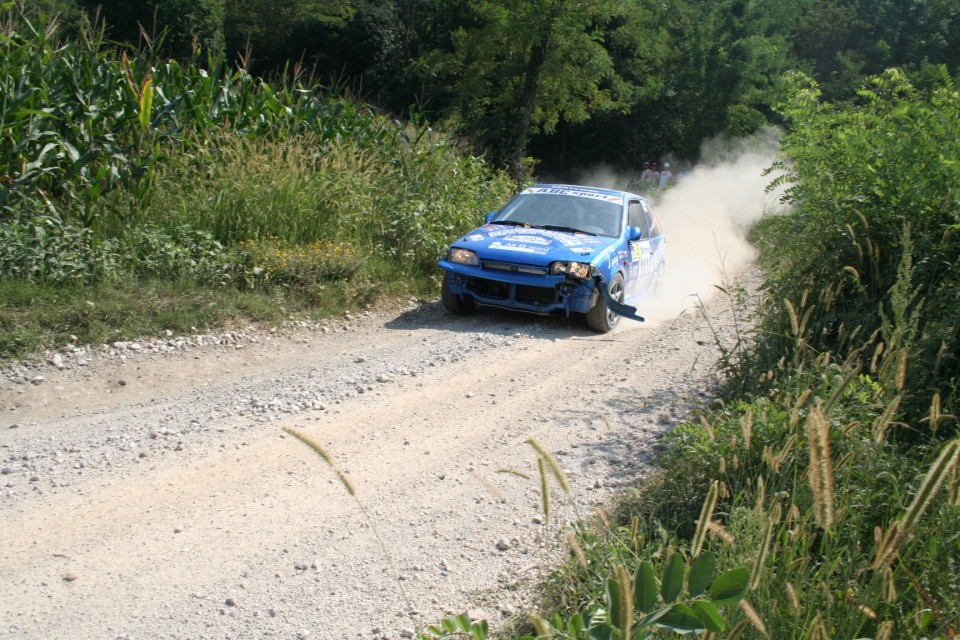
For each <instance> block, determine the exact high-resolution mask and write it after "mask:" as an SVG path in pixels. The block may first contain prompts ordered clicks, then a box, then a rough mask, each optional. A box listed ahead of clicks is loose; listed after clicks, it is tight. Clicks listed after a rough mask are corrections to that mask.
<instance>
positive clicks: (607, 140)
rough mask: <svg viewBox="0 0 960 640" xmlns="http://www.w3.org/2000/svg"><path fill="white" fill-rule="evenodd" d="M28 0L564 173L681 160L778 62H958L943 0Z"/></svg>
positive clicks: (786, 66)
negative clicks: (322, 89)
mask: <svg viewBox="0 0 960 640" xmlns="http://www.w3.org/2000/svg"><path fill="white" fill-rule="evenodd" d="M36 3H37V5H36V6H38V7H39V6H42V7H46V8H47V9H50V10H55V11H58V12H60V13H61V15H62V16H63V20H64V21H66V22H69V23H71V24H79V20H78V19H77V15H78V14H77V12H78V8H82V9H84V10H86V11H87V14H88V17H89V18H93V16H94V15H99V16H100V17H101V18H102V19H104V20H105V21H106V23H107V26H108V32H109V34H110V36H111V37H112V38H113V39H115V40H117V41H119V42H128V43H133V44H137V43H141V44H142V43H143V42H144V39H143V38H144V35H146V36H147V37H148V38H150V39H152V41H153V46H155V47H158V48H160V50H161V51H162V52H163V53H164V54H165V55H170V56H173V57H177V58H181V59H186V58H189V57H190V56H191V55H192V53H193V52H194V50H195V49H196V48H197V47H200V48H201V49H203V50H205V51H207V52H216V51H218V50H219V49H220V48H221V47H223V48H224V51H225V54H226V57H227V59H228V60H230V61H241V63H242V64H243V65H244V66H245V68H246V70H247V71H248V72H250V73H252V74H253V75H259V76H266V77H275V76H276V75H278V74H283V73H287V72H288V71H289V70H291V69H294V68H296V69H306V70H307V71H308V72H310V73H312V74H313V76H314V77H315V78H318V79H320V80H322V81H324V82H326V83H328V84H329V85H330V86H333V87H336V88H337V89H339V90H344V89H346V90H349V91H351V92H353V93H354V95H359V96H361V97H362V98H363V99H365V100H369V101H371V102H374V103H375V104H377V105H378V106H380V107H382V108H384V109H386V110H387V111H390V112H392V113H395V114H398V115H404V114H407V113H409V112H410V111H411V106H415V110H416V111H418V112H420V113H424V114H426V116H427V117H429V118H430V119H431V120H432V121H436V122H443V123H445V124H448V125H449V126H450V128H452V129H453V130H455V131H457V132H459V133H461V134H463V135H464V136H465V138H466V139H467V140H468V141H469V142H470V144H471V145H472V146H473V148H474V149H478V150H481V151H482V152H484V153H485V154H488V156H489V157H490V158H492V159H494V160H496V161H497V162H498V163H503V164H510V165H514V166H515V165H517V164H518V163H519V162H520V160H521V159H522V158H523V157H524V156H526V155H529V154H532V155H535V156H537V158H539V159H540V160H541V161H542V163H543V164H542V168H543V169H545V170H554V171H561V172H565V171H569V170H570V169H571V168H573V167H574V166H576V165H584V164H588V163H592V162H598V161H602V162H607V163H611V164H614V165H619V166H627V167H629V166H633V167H636V166H638V165H639V163H640V162H641V161H642V160H644V159H652V158H658V157H660V156H664V155H670V156H674V157H678V158H680V159H684V158H685V159H689V160H694V159H696V158H697V156H698V154H699V152H700V146H701V143H702V141H703V140H704V139H707V138H711V137H714V136H717V135H726V136H732V137H736V136H743V135H749V134H750V133H752V132H754V131H756V130H758V129H759V128H761V127H763V126H766V125H768V124H770V123H779V122H780V118H781V116H780V115H779V114H778V113H777V111H776V109H775V106H776V105H777V104H778V103H779V102H780V101H781V100H782V99H783V96H784V90H785V85H784V77H785V76H786V74H787V73H788V72H792V71H801V72H804V73H806V74H807V75H809V76H810V77H811V78H813V79H814V80H816V81H817V82H818V84H819V87H820V91H821V92H822V93H823V96H824V97H825V98H826V99H828V100H831V101H836V102H846V101H852V100H855V99H856V94H855V88H856V87H858V86H859V85H860V84H861V83H862V82H863V80H864V78H866V77H868V76H870V75H875V74H880V73H882V72H883V71H884V70H885V69H887V68H891V67H898V68H902V69H903V70H904V71H905V72H906V73H907V74H908V75H909V76H910V77H911V79H912V80H913V81H914V82H915V84H916V86H918V87H924V86H928V85H929V86H932V85H935V84H936V83H937V82H939V76H940V74H941V71H940V69H941V65H943V68H945V69H946V73H947V74H948V75H955V74H956V73H957V72H958V69H960V5H957V3H956V2H955V1H953V0H799V1H797V0H771V1H770V2H751V1H749V0H656V1H655V0H633V1H631V2H618V1H617V0H586V1H581V2H574V1H573V0H528V1H523V2H521V1H520V0H487V1H481V0H270V1H267V0H244V1H243V2H241V1H240V0H148V1H147V2H141V3H130V2H122V1H120V0H36ZM161 34H164V35H163V37H162V38H160V35H161Z"/></svg>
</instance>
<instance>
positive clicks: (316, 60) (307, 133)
mask: <svg viewBox="0 0 960 640" xmlns="http://www.w3.org/2000/svg"><path fill="white" fill-rule="evenodd" d="M95 4H100V3H89V4H88V3H87V2H86V1H85V0H84V1H83V2H73V1H72V0H42V1H41V0H37V1H36V2H32V3H29V4H26V5H24V6H23V7H18V6H15V5H12V4H4V5H3V7H2V9H0V36H2V37H0V48H2V52H0V53H2V55H0V134H2V135H0V357H2V358H10V357H19V356H23V355H27V354H31V353H36V352H38V351H40V350H42V349H43V348H47V347H52V346H55V345H59V344H63V343H65V342H67V341H78V340H79V341H81V342H100V341H104V340H115V339H121V338H124V337H131V338H132V337H136V336H140V335H148V334H156V333H158V332H159V331H161V330H163V329H173V330H187V329H189V328H190V327H192V326H201V325H208V326H217V325H223V324H228V323H229V322H231V321H233V320H239V319H255V320H276V319H278V318H282V317H286V316H287V315H288V314H292V313H313V314H324V313H335V312H337V311H339V310H342V309H343V308H345V307H349V306H355V305H363V304H375V303H377V301H378V300H381V299H383V298H384V297H390V296H401V295H402V296H406V297H409V296H410V295H417V294H419V293H422V292H425V291H429V292H430V294H431V295H433V291H434V290H435V282H434V279H435V277H436V271H435V266H434V261H435V259H436V256H437V254H438V253H439V251H440V249H441V247H442V246H444V244H445V243H446V242H447V241H448V240H449V239H450V238H451V237H453V236H455V235H456V234H457V233H458V232H459V231H461V230H463V229H464V228H466V227H468V226H470V225H472V224H473V223H474V222H475V221H476V219H477V217H478V215H479V214H480V213H482V212H485V211H487V210H490V209H492V208H495V207H496V206H497V204H498V203H500V202H502V201H503V199H504V198H505V197H506V196H507V195H509V193H510V192H511V191H512V190H513V189H515V187H516V182H515V181H516V180H521V181H522V180H525V179H528V178H529V177H530V172H531V171H532V170H533V169H534V167H535V166H536V165H537V162H540V165H539V166H540V169H541V170H551V171H562V170H565V169H567V168H569V167H573V166H579V165H585V164H588V163H591V162H594V161H599V160H603V161H605V162H607V163H609V164H611V165H614V166H616V167H621V168H622V167H636V166H637V165H638V164H639V162H640V161H642V160H643V159H650V158H659V157H664V156H668V155H670V156H674V155H675V156H676V157H679V158H683V159H687V160H690V161H693V160H695V159H696V155H697V152H698V149H699V145H700V142H701V140H703V139H704V138H706V137H708V136H713V135H716V134H727V135H740V134H747V133H750V132H752V131H754V130H756V129H758V128H759V127H761V126H763V125H766V124H768V123H777V124H780V125H782V127H783V129H784V137H783V141H782V150H783V154H782V162H781V165H780V167H779V168H780V169H783V170H784V171H785V172H786V177H785V178H783V179H781V182H783V183H784V184H786V186H787V187H788V191H787V197H788V199H789V200H790V201H791V203H792V204H793V210H792V212H791V213H789V214H785V215H780V216H776V217H769V218H766V219H764V220H763V221H762V222H761V223H760V224H759V225H757V227H756V228H755V229H754V231H753V233H754V241H755V243H756V244H757V246H758V247H760V249H761V251H762V252H763V258H762V264H763V267H764V268H765V270H766V272H767V274H768V276H769V277H768V281H767V283H766V285H765V288H764V291H763V298H762V301H761V304H760V308H759V309H758V310H757V312H756V313H757V318H756V322H755V325H754V328H753V329H751V330H750V331H749V332H744V333H743V334H742V335H741V336H740V341H739V342H738V343H737V344H736V345H734V346H730V345H725V344H723V345H721V348H722V355H723V357H722V359H721V360H720V362H719V366H720V367H721V368H722V370H723V371H724V373H725V374H726V378H727V381H728V383H727V388H726V389H724V390H723V398H724V401H723V402H722V403H721V404H720V406H718V407H715V408H711V409H704V411H703V413H702V415H700V416H698V418H697V419H696V420H694V421H692V422H691V423H689V424H686V425H684V426H682V427H680V428H678V429H677V430H675V431H674V432H672V433H671V434H669V435H668V436H666V438H665V445H666V446H665V448H664V451H665V452H664V454H663V457H662V473H661V474H660V478H659V480H658V481H657V482H655V483H653V484H652V485H651V486H647V487H644V488H639V489H637V490H636V491H634V492H632V493H631V494H630V495H629V496H627V497H625V498H624V500H623V501H622V504H620V505H619V506H618V508H617V510H616V512H615V513H613V514H611V515H610V517H609V518H608V519H606V520H604V521H601V522H599V523H596V524H593V523H584V524H581V525H580V526H579V527H578V529H577V538H576V541H575V542H574V544H573V545H572V546H573V550H574V552H575V553H574V556H575V558H576V561H574V562H571V564H570V566H568V567H565V568H563V569H562V570H560V571H559V572H557V573H556V574H555V575H554V576H553V577H552V578H551V579H550V589H549V593H550V596H549V598H548V599H547V601H546V602H545V603H544V615H542V616H540V617H536V618H534V619H533V622H532V626H531V629H535V630H536V632H537V634H539V635H541V636H550V635H552V636H555V637H586V635H588V634H592V635H591V636H590V637H598V638H605V637H626V636H627V634H626V633H625V630H626V629H628V628H631V629H633V633H632V634H630V635H631V637H638V638H639V637H647V636H646V635H645V634H647V633H651V632H654V631H655V630H656V629H658V628H660V627H658V626H657V625H658V624H659V625H661V626H662V627H667V628H671V629H675V630H676V629H684V628H686V629H689V630H697V631H700V632H701V633H702V637H727V638H735V637H742V638H777V639H780V638H798V639H799V638H804V639H806V638H823V639H825V638H874V639H876V640H881V639H887V638H894V637H896V638H951V637H955V636H956V633H957V630H958V627H960V617H958V616H960V613H958V609H957V606H956V603H957V602H960V580H958V577H957V576H958V575H960V566H958V565H960V470H958V469H960V463H958V459H960V440H958V426H957V418H956V416H957V415H958V406H957V404H958V396H957V382H958V378H960V343H958V340H960V336H958V335H957V320H956V318H957V317H960V314H958V313H957V302H956V300H957V299H958V294H960V275H958V274H960V269H958V267H960V264H958V261H960V249H958V244H957V241H956V233H957V231H958V225H960V195H958V193H957V189H956V186H957V185H958V184H960V97H958V96H960V93H958V89H957V84H956V75H955V74H956V73H957V70H958V65H960V59H958V56H960V42H958V38H960V9H958V7H957V6H956V3H954V2H949V1H947V0H935V1H925V2H920V1H919V0H917V1H913V0H905V1H902V2H890V1H888V0H860V1H859V2H853V1H851V2H845V1H841V0H838V1H833V0H831V1H827V0H804V1H802V2H786V1H783V2H764V3H751V2H746V1H744V0H723V1H721V2H713V1H711V2H707V1H706V0H703V1H698V2H679V1H670V0H668V1H667V2H652V1H649V2H648V1H646V0H637V1H636V2H629V3H624V2H613V1H612V0H591V1H588V2H581V3H571V2H568V1H564V0H538V1H537V2H514V1H511V0H502V1H501V2H475V1H472V0H453V1H448V2H443V1H441V0H421V1H418V2H412V1H401V0H394V1H388V2H363V1H360V0H357V1H355V2H346V1H344V2H320V1H315V2H314V1H310V0H286V1H284V2H279V3H278V2H270V3H265V2H260V1H259V0H252V1H247V2H244V3H240V2H233V1H220V0H151V1H150V2H146V3H127V2H104V3H103V5H102V10H103V13H102V15H103V16H104V18H105V19H106V24H105V25H99V26H98V23H96V22H92V21H91V19H90V14H89V13H87V11H88V10H89V9H90V8H91V7H93V6H94V5H95ZM52 11H59V14H58V16H59V17H58V18H56V19H54V18H53V17H52V15H53V13H51V12H52ZM103 29H107V31H106V32H105V31H104V30H103ZM108 34H109V36H108ZM108 37H109V38H110V39H112V41H111V40H108ZM130 42H139V45H137V46H131V45H129V44H125V43H130ZM248 44H249V49H248V48H247V45H248ZM240 53H243V60H244V63H243V64H241V65H237V64H234V63H232V61H234V60H237V56H238V54H240ZM888 68H889V69H888ZM308 70H309V71H308ZM331 77H336V78H338V80H337V82H336V83H334V85H333V86H332V85H331V83H330V82H329V78H331ZM321 80H322V81H321ZM347 88H350V89H352V90H354V91H355V92H356V93H358V94H359V95H364V96H366V100H367V102H369V103H376V104H378V105H379V107H381V108H375V107H373V106H370V104H367V103H365V102H363V101H360V100H356V99H351V98H349V97H348V95H347V94H346V92H345V91H344V89H347ZM412 104H418V105H420V106H419V108H416V109H415V108H412V107H410V105H412ZM385 113H392V114H396V117H391V116H388V115H385ZM401 116H402V117H401ZM444 130H446V131H449V132H450V133H449V134H448V133H444V132H443V131H444ZM454 136H457V137H454ZM729 290H730V293H731V295H737V294H738V292H737V291H736V290H735V289H733V288H730V289H729ZM738 299H739V298H738ZM744 304H746V303H744ZM747 312H748V310H747V309H746V307H744V313H747ZM714 577H715V578H716V579H715V580H713V578H714ZM711 580H713V582H714V583H716V584H712V585H708V584H707V583H709V582H711ZM744 584H745V585H746V589H745V592H744V590H743V589H741V587H742V586H743V585H744ZM631 596H632V597H631ZM684 598H687V599H686V600H683V599H684ZM651 608H653V609H657V608H659V610H661V611H667V610H668V609H669V611H670V617H664V618H662V619H657V620H652V619H650V618H644V617H643V614H646V613H649V610H650V609H651ZM601 612H602V613H601ZM664 616H666V613H665V614H664ZM446 629H447V631H449V632H451V633H456V632H458V631H463V630H467V631H469V633H471V634H474V635H475V637H481V636H482V635H483V634H485V633H486V632H485V631H484V630H483V629H481V628H479V627H475V626H474V625H472V624H471V623H470V621H468V620H463V619H459V620H454V621H448V624H447V627H446ZM437 631H438V632H442V631H443V630H442V629H438V630H437Z"/></svg>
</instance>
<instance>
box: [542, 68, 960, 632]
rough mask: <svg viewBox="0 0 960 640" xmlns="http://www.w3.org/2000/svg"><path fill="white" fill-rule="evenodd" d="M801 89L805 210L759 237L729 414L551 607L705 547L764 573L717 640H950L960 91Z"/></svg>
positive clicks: (685, 452) (894, 75)
mask: <svg viewBox="0 0 960 640" xmlns="http://www.w3.org/2000/svg"><path fill="white" fill-rule="evenodd" d="M792 84H793V87H794V92H793V93H792V95H791V98H790V100H788V101H787V102H786V103H785V104H784V107H783V114H784V117H785V118H786V119H787V122H788V123H789V125H790V132H789V133H788V134H787V135H786V137H785V138H784V141H783V149H784V154H785V157H788V158H790V163H789V165H787V164H784V166H783V167H782V168H784V169H786V170H788V174H787V177H786V178H784V181H785V182H788V183H789V184H790V187H789V190H788V198H789V200H790V201H791V202H792V203H793V205H794V209H793V211H792V213H790V214H787V215H782V216H776V217H769V218H766V219H764V220H763V221H762V222H761V223H760V224H759V225H757V226H756V227H755V228H754V230H753V233H754V239H755V241H756V243H757V244H758V246H760V247H761V249H763V253H764V255H763V258H762V262H763V264H764V266H765V267H766V270H767V272H768V273H769V279H768V281H767V283H766V286H765V289H764V297H763V300H762V304H761V308H760V309H759V318H758V320H757V325H756V327H755V328H754V329H753V330H751V331H750V332H748V333H743V334H742V335H741V336H740V341H739V342H738V343H737V344H736V345H735V346H733V347H731V346H730V345H726V346H724V347H723V348H724V351H723V354H724V357H723V358H722V359H721V361H720V365H721V366H722V367H723V369H724V371H725V373H727V374H728V375H727V380H728V386H727V388H726V390H725V393H724V398H725V401H724V402H723V403H722V405H721V406H720V407H719V408H715V409H712V410H705V411H704V412H703V413H702V414H701V415H700V416H699V417H698V418H697V419H696V420H694V421H692V422H690V423H689V424H686V425H684V426H682V427H680V428H678V429H676V430H675V431H673V432H672V433H670V434H668V435H667V436H666V437H665V439H664V440H665V442H664V444H665V445H666V446H665V453H664V455H663V457H662V466H663V468H662V471H661V475H660V479H659V481H658V482H656V483H654V484H653V486H647V487H644V488H641V489H638V490H637V491H636V492H634V493H633V494H631V495H629V496H627V497H626V498H624V500H623V502H622V504H621V505H620V506H619V507H618V510H617V512H616V514H615V515H614V517H613V518H612V520H611V521H606V522H603V523H599V524H598V525H596V526H583V527H582V529H581V530H580V532H579V546H580V547H581V548H582V549H583V550H585V551H586V552H585V553H584V552H583V551H580V552H578V557H579V558H580V562H579V563H572V564H571V565H570V566H569V567H568V568H566V569H564V570H562V571H561V572H559V573H558V574H556V575H555V576H554V578H553V579H552V584H553V588H552V590H551V593H552V597H551V602H550V606H551V607H554V608H557V609H559V610H561V611H571V610H574V611H577V610H583V609H585V610H588V611H589V610H592V609H591V608H592V607H597V606H606V603H607V602H608V601H609V596H608V594H607V593H606V592H605V591H604V584H605V581H606V580H607V579H608V578H609V576H611V575H613V574H614V572H615V570H616V568H617V567H620V566H626V567H630V568H631V569H632V568H633V567H635V566H637V563H638V561H640V560H642V559H648V558H658V559H661V562H663V560H665V559H666V558H668V557H671V553H672V554H674V556H676V555H677V554H680V555H681V556H683V557H685V558H689V559H691V560H692V559H693V558H694V557H696V556H697V555H698V552H700V549H701V546H702V548H706V549H707V550H709V551H710V552H712V553H714V554H716V557H717V559H718V560H717V562H718V566H719V567H721V568H724V569H730V568H731V567H737V566H741V565H742V566H747V567H750V579H749V589H748V591H747V593H746V596H745V597H744V599H743V600H742V601H740V603H739V605H738V606H737V607H730V608H728V609H727V611H726V612H725V616H726V621H727V623H728V625H727V629H728V630H729V634H728V635H722V634H721V636H720V637H744V638H778V639H780V638H798V639H800V638H824V639H825V638H876V639H878V640H879V639H886V638H952V637H955V636H956V632H957V630H958V628H960V609H958V608H957V603H958V602H960V437H958V433H960V430H958V422H957V417H956V416H957V410H958V406H957V405H958V398H957V382H958V376H960V368H958V367H960V358H958V356H960V342H958V336H957V317H958V316H957V312H956V309H957V307H956V304H957V303H956V301H957V299H958V298H957V296H956V293H955V291H956V288H957V286H958V284H960V269H958V266H960V265H958V260H960V248H958V245H957V242H956V239H955V237H954V233H955V232H956V230H957V228H958V224H960V195H958V194H957V191H956V185H957V184H958V180H960V174H958V172H960V164H958V162H957V159H958V158H960V146H958V145H960V92H958V91H957V88H956V86H955V85H954V84H953V83H952V82H951V81H950V80H949V78H944V82H943V84H942V85H941V86H940V87H938V88H936V89H932V90H930V91H927V92H922V91H918V90H917V89H916V88H915V87H914V86H912V85H911V84H910V83H909V82H908V81H907V80H906V79H905V78H904V77H903V75H902V74H901V73H899V72H896V71H890V72H888V73H886V74H884V75H882V76H878V77H875V78H872V79H870V80H869V82H867V83H866V84H865V85H864V86H863V87H862V88H861V90H860V91H859V93H858V99H857V100H856V102H855V104H852V105H850V104H848V105H844V106H843V107H840V106H838V105H836V104H833V103H830V102H827V101H823V100H822V99H821V97H820V94H819V91H818V87H817V86H816V83H814V82H812V81H810V80H809V79H808V78H803V77H797V78H794V79H793V80H792ZM741 302H742V300H741ZM746 311H748V309H744V312H746ZM704 518H708V519H709V525H705V524H704ZM698 523H699V524H698ZM705 526H706V528H707V535H706V537H705V538H704V537H703V535H702V531H703V528H704V527H705ZM702 626H703V625H701V627H702ZM557 637H563V636H557ZM641 637H645V636H641Z"/></svg>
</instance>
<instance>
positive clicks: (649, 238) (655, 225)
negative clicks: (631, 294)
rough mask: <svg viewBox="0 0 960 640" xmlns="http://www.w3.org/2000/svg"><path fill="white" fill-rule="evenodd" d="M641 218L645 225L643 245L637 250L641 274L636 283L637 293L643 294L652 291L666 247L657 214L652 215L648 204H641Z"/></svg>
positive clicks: (661, 265)
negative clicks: (640, 262) (639, 257)
mask: <svg viewBox="0 0 960 640" xmlns="http://www.w3.org/2000/svg"><path fill="white" fill-rule="evenodd" d="M640 204H641V209H642V211H643V218H644V222H645V224H646V233H645V234H644V237H643V240H642V242H643V244H642V246H641V247H640V248H639V249H640V253H641V254H642V257H641V261H642V263H643V264H642V267H641V270H642V273H643V275H642V276H641V279H640V281H639V282H638V283H637V287H638V288H637V291H638V292H645V291H648V290H650V289H652V288H653V287H654V286H655V284H656V282H655V279H656V278H657V277H659V275H660V274H659V273H658V272H659V270H660V269H661V268H662V267H663V265H664V259H665V256H666V245H665V244H664V243H665V240H664V236H663V232H662V231H661V229H660V222H659V220H657V214H656V213H654V211H653V209H652V208H651V207H650V205H649V203H647V202H641V203H640Z"/></svg>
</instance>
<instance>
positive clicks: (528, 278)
mask: <svg viewBox="0 0 960 640" xmlns="http://www.w3.org/2000/svg"><path fill="white" fill-rule="evenodd" d="M438 264H439V266H440V268H441V269H445V270H446V271H448V272H450V275H451V277H450V278H449V280H448V285H449V288H450V292H451V293H454V294H456V295H462V296H469V297H471V298H473V299H474V300H476V301H477V303H478V304H483V305H488V306H492V307H503V308H505V309H515V310H518V311H527V312H530V313H539V314H553V313H564V314H566V315H570V314H571V313H586V312H587V311H589V310H590V309H591V308H593V305H594V304H595V303H596V299H597V295H598V294H597V292H596V289H595V287H594V283H593V282H592V281H582V280H573V279H570V278H568V277H567V276H565V275H549V274H546V275H544V274H530V273H522V272H520V271H519V270H518V271H510V270H504V269H497V270H491V269H485V268H483V267H479V266H478V267H472V266H467V265H462V264H456V263H453V262H449V261H447V260H440V261H439V263H438Z"/></svg>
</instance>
